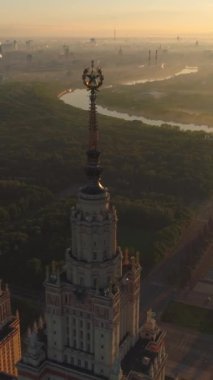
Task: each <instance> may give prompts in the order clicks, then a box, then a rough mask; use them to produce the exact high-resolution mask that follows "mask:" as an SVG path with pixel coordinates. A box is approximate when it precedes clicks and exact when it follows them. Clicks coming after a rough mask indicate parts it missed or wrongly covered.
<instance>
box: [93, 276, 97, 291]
mask: <svg viewBox="0 0 213 380" xmlns="http://www.w3.org/2000/svg"><path fill="white" fill-rule="evenodd" d="M96 287H97V278H93V288H94V289H96Z"/></svg>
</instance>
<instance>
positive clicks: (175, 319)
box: [162, 302, 213, 334]
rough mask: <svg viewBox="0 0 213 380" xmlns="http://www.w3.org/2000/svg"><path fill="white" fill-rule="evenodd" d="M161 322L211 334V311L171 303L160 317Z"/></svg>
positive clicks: (212, 316) (212, 324)
mask: <svg viewBox="0 0 213 380" xmlns="http://www.w3.org/2000/svg"><path fill="white" fill-rule="evenodd" d="M162 321H163V322H166V323H175V324H177V325H178V326H181V327H189V328H192V329H194V330H196V331H200V332H202V333H207V334H213V323H212V321H213V310H207V309H203V308H201V307H197V306H191V305H185V304H183V303H180V302H171V303H170V304H169V305H168V307H167V309H166V311H165V312H164V314H163V316H162Z"/></svg>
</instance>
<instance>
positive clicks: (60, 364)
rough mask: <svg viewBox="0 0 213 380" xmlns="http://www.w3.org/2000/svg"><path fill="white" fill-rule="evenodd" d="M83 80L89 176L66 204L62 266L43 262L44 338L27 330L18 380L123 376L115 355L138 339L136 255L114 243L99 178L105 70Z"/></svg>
mask: <svg viewBox="0 0 213 380" xmlns="http://www.w3.org/2000/svg"><path fill="white" fill-rule="evenodd" d="M82 79H83V83H84V85H85V86H86V88H87V90H88V91H89V94H90V111H89V139H88V149H87V163H86V168H85V172H86V176H87V182H86V184H85V185H84V186H83V187H81V188H80V190H79V193H78V200H77V203H76V206H75V207H73V208H72V211H71V244H70V248H68V249H67V251H66V256H65V267H64V269H63V270H60V268H58V267H57V266H56V264H55V263H53V264H52V267H51V268H48V269H47V273H46V280H45V292H46V333H47V342H46V343H45V345H42V343H41V342H40V340H39V336H38V334H37V331H35V330H34V331H33V332H30V334H29V337H28V345H27V350H26V353H25V355H24V356H23V359H22V361H21V362H20V363H19V365H18V369H19V377H18V379H19V380H30V379H33V380H36V379H39V380H46V379H48V380H53V379H54V380H62V379H63V380H64V379H73V380H74V379H75V380H83V379H84V380H98V379H103V378H104V379H109V380H121V379H123V378H124V377H127V376H128V371H129V370H128V369H126V375H125V376H124V374H123V372H122V369H121V362H122V360H124V361H125V359H124V357H125V356H126V355H127V353H128V352H130V351H131V349H132V348H134V346H135V344H136V342H138V340H139V338H140V337H139V335H140V331H139V309H140V307H139V303H140V276H141V267H140V264H139V256H138V255H136V257H129V254H128V251H127V250H126V251H125V252H124V253H122V251H121V248H120V247H119V246H118V243H117V232H116V229H117V214H116V210H115V207H114V206H113V205H112V203H111V200H110V194H109V191H108V189H107V188H106V187H105V186H103V184H102V183H101V173H102V167H101V164H100V151H99V148H98V141H99V136H98V132H99V131H98V124H97V117H96V95H97V91H98V89H99V88H100V87H101V85H102V83H103V80H104V77H103V74H102V71H101V69H100V68H95V67H94V62H92V65H91V68H87V69H85V70H84V72H83V76H82ZM161 379H163V377H162V378H161Z"/></svg>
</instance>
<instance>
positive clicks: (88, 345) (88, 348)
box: [87, 343, 90, 352]
mask: <svg viewBox="0 0 213 380" xmlns="http://www.w3.org/2000/svg"><path fill="white" fill-rule="evenodd" d="M87 352H90V344H89V343H88V344H87Z"/></svg>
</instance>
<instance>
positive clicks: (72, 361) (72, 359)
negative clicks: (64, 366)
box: [70, 356, 74, 365]
mask: <svg viewBox="0 0 213 380" xmlns="http://www.w3.org/2000/svg"><path fill="white" fill-rule="evenodd" d="M70 362H71V364H72V365H74V358H73V357H72V356H71V359H70Z"/></svg>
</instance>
